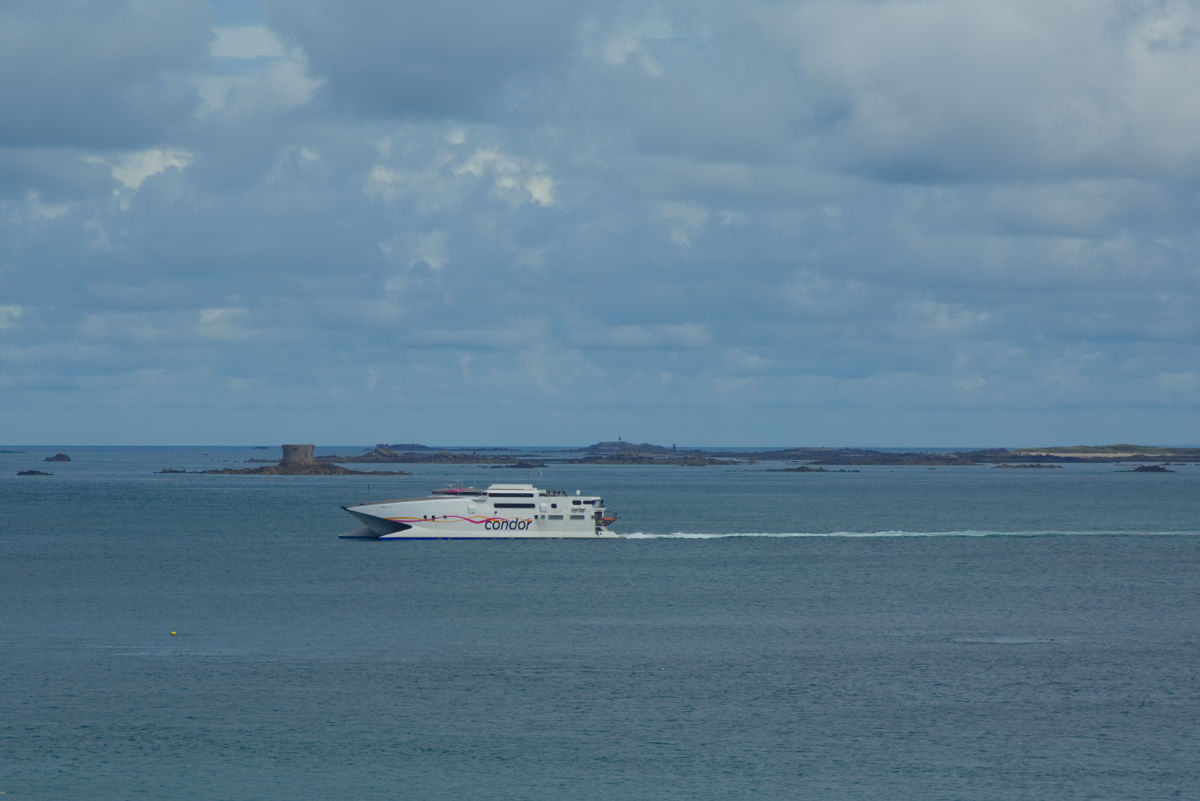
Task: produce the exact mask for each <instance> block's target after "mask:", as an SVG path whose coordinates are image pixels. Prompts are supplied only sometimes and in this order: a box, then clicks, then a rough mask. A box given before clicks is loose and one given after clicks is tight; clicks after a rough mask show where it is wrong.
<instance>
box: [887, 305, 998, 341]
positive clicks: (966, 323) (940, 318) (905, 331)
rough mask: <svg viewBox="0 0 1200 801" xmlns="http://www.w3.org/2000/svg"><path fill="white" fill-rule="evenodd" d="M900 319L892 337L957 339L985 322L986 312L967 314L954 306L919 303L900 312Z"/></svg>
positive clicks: (986, 318)
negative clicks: (894, 335)
mask: <svg viewBox="0 0 1200 801" xmlns="http://www.w3.org/2000/svg"><path fill="white" fill-rule="evenodd" d="M901 313H902V315H903V317H902V319H901V320H899V321H898V322H897V323H896V324H895V325H894V326H893V327H892V331H893V332H894V333H895V334H896V336H901V337H913V338H918V339H947V338H950V337H961V336H963V335H965V334H968V333H970V332H972V331H973V330H974V329H976V328H978V327H979V326H981V325H983V324H984V323H986V322H987V320H988V317H990V314H989V313H988V312H986V311H980V312H976V311H970V310H968V309H964V308H963V307H961V306H959V305H957V304H950V303H940V302H938V301H934V300H928V299H921V300H916V301H913V302H912V303H909V304H908V305H907V306H906V307H905V308H904V309H903V310H902V312H901Z"/></svg>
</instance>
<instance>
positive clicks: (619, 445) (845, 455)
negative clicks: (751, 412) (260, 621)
mask: <svg viewBox="0 0 1200 801" xmlns="http://www.w3.org/2000/svg"><path fill="white" fill-rule="evenodd" d="M482 450H486V451H487V452H486V453H484V452H481V449H477V448H473V449H465V448H462V449H458V448H433V447H430V446H427V445H418V444H411V443H410V444H405V445H384V444H380V445H376V446H375V447H373V448H368V449H366V451H365V452H364V453H361V454H354V455H344V456H318V457H316V461H317V462H318V463H341V464H347V463H348V464H355V463H375V464H378V463H387V464H478V465H508V466H524V465H521V464H520V463H519V462H516V463H514V456H513V455H512V452H511V451H508V450H507V449H503V448H489V449H482ZM539 458H540V459H542V461H544V462H547V463H558V464H614V465H679V466H688V467H703V466H707V465H734V464H745V463H747V462H761V461H774V462H780V461H782V462H797V463H804V464H806V465H824V466H863V465H897V466H901V465H913V466H923V467H939V466H956V465H985V464H991V465H996V466H1006V467H1024V468H1039V467H1042V468H1045V467H1056V466H1061V465H1062V464H1067V463H1121V462H1168V461H1177V462H1200V448H1164V447H1159V446H1152V445H1129V444H1117V445H1100V446H1096V445H1077V446H1070V447H1043V448H1018V449H1007V448H987V449H982V450H965V451H881V450H872V449H869V448H771V449H765V450H733V449H731V450H720V451H710V450H704V449H698V448H690V449H685V448H678V447H676V446H674V445H672V446H669V447H668V446H664V445H655V444H652V443H648V442H643V443H632V442H625V441H622V440H616V441H606V442H597V443H595V444H593V445H588V446H585V447H582V448H578V449H575V450H573V451H567V452H566V454H565V455H563V456H561V457H558V456H544V455H540V454H539ZM797 472H803V471H797Z"/></svg>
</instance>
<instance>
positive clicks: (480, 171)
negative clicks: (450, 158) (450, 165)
mask: <svg viewBox="0 0 1200 801" xmlns="http://www.w3.org/2000/svg"><path fill="white" fill-rule="evenodd" d="M454 174H455V175H460V176H461V175H471V176H474V177H476V178H483V177H485V176H491V178H492V182H493V187H494V188H495V189H496V190H497V191H498V192H499V193H500V194H501V196H502V197H504V198H505V199H506V200H508V201H509V202H510V203H512V204H513V205H520V204H522V203H527V202H530V201H532V202H534V203H537V204H538V205H539V206H552V205H554V179H552V178H551V177H550V176H549V175H547V174H546V172H545V168H544V167H542V166H540V165H537V164H528V163H523V162H522V161H521V160H519V159H517V158H516V157H514V156H511V155H509V154H507V153H504V152H503V151H501V150H500V149H499V148H495V147H487V148H479V149H477V150H475V151H474V152H473V153H471V155H470V157H469V158H468V159H467V160H466V161H465V162H463V163H461V164H459V165H458V166H457V167H455V168H454Z"/></svg>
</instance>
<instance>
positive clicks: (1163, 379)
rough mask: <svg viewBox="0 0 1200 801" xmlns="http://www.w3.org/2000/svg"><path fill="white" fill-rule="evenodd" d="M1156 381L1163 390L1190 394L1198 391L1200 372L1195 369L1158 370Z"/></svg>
mask: <svg viewBox="0 0 1200 801" xmlns="http://www.w3.org/2000/svg"><path fill="white" fill-rule="evenodd" d="M1156 383H1157V384H1158V388H1159V389H1160V390H1162V391H1164V392H1171V393H1179V394H1188V395H1190V394H1194V393H1197V392H1200V373H1198V372H1196V371H1195V370H1182V371H1179V372H1160V373H1159V374H1158V376H1157V379H1156Z"/></svg>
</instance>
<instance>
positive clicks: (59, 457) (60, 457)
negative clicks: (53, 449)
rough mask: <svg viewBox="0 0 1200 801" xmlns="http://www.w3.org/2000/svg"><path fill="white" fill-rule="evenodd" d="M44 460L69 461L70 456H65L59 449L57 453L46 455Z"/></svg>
mask: <svg viewBox="0 0 1200 801" xmlns="http://www.w3.org/2000/svg"><path fill="white" fill-rule="evenodd" d="M45 461H47V462H69V461H71V457H70V456H67V455H66V454H65V453H63V452H62V451H59V452H58V453H56V454H54V455H53V456H47V457H46V459H45Z"/></svg>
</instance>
